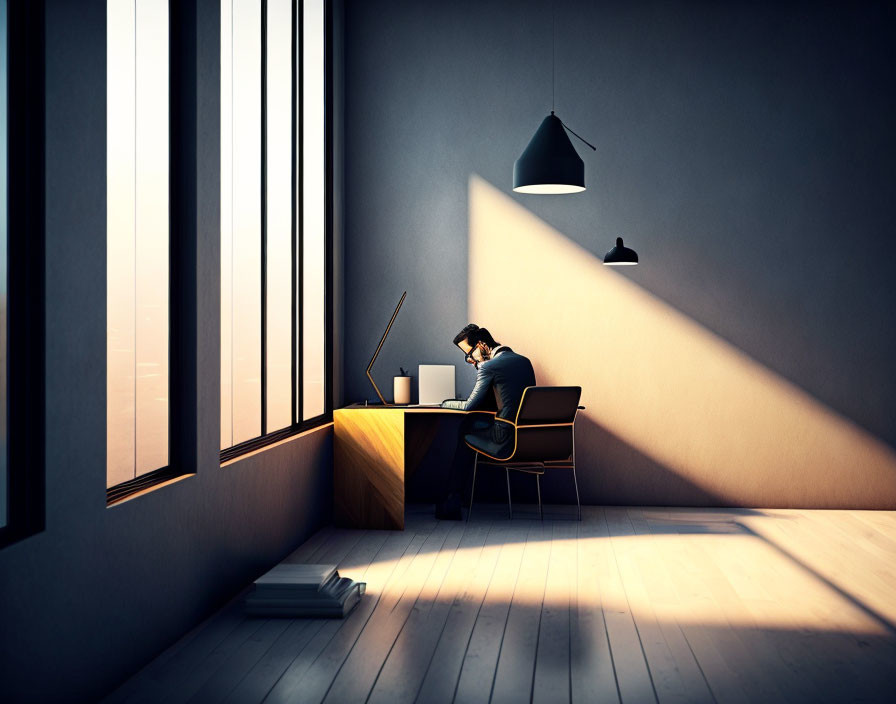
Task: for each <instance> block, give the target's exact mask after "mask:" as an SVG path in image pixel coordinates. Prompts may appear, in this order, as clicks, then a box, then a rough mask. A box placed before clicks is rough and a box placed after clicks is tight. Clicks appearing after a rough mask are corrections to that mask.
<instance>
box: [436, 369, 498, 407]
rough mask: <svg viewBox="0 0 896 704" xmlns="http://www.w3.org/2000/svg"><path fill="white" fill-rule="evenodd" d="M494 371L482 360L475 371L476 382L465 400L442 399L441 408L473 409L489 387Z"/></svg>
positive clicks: (477, 405) (480, 401)
mask: <svg viewBox="0 0 896 704" xmlns="http://www.w3.org/2000/svg"><path fill="white" fill-rule="evenodd" d="M493 378H494V373H493V372H492V371H491V370H490V369H489V365H488V362H482V363H481V364H480V365H479V369H478V371H477V373H476V384H475V385H474V386H473V391H472V392H471V393H470V398H468V399H467V400H466V401H463V400H454V399H448V400H447V401H442V408H450V409H452V410H455V411H473V410H475V409H476V408H478V407H479V404H481V403H482V401H483V399H484V398H486V396H485V395H486V393H487V392H488V390H489V389H490V388H491V385H492V380H493Z"/></svg>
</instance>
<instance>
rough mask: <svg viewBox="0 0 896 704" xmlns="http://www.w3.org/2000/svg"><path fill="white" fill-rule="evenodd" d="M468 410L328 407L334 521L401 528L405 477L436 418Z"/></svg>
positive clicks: (420, 454)
mask: <svg viewBox="0 0 896 704" xmlns="http://www.w3.org/2000/svg"><path fill="white" fill-rule="evenodd" d="M467 413H468V412H467V411H452V410H449V409H446V408H413V407H408V406H363V405H357V404H356V405H353V406H348V407H346V408H340V409H338V410H336V411H333V425H334V442H335V448H334V458H333V459H334V467H333V518H334V521H335V523H336V525H338V526H344V527H348V528H380V529H387V530H404V487H405V478H406V477H409V476H410V475H411V474H412V473H413V472H414V470H416V468H417V466H418V465H419V464H420V461H421V460H422V459H423V455H425V454H426V450H427V448H428V447H429V445H430V443H432V440H433V438H434V437H435V434H436V432H437V431H438V424H439V421H440V418H444V417H445V416H447V415H466V414H467ZM472 413H489V411H472ZM490 413H491V415H494V413H495V412H494V411H491V412H490Z"/></svg>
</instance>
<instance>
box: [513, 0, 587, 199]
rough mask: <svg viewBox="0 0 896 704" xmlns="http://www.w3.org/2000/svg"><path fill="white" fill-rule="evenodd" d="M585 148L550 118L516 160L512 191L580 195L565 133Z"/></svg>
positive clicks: (579, 172)
mask: <svg viewBox="0 0 896 704" xmlns="http://www.w3.org/2000/svg"><path fill="white" fill-rule="evenodd" d="M553 102H554V15H553V7H552V8H551V107H552V108H553ZM567 130H569V132H570V134H572V135H574V136H575V137H578V139H580V140H582V142H584V143H585V144H587V145H588V146H589V147H591V149H593V150H595V151H597V150H596V149H595V147H594V146H593V145H591V144H588V142H586V141H585V140H584V139H582V138H581V137H579V135H577V134H576V133H575V132H573V131H572V130H570V129H569V128H568V127H567V126H566V125H565V124H564V123H563V121H562V120H561V119H560V118H559V117H557V116H556V115H555V114H554V111H553V109H552V110H551V114H550V115H548V116H547V117H546V118H544V120H542V121H541V126H540V127H539V128H538V130H537V131H536V132H535V135H534V136H533V137H532V139H531V140H530V142H529V146H527V147H526V149H525V151H524V152H523V153H522V155H521V156H520V158H519V159H517V160H516V161H515V162H514V164H513V190H514V191H516V192H517V193H540V194H556V193H580V192H581V191H584V190H585V163H584V162H583V161H582V159H581V158H580V157H579V155H578V152H576V150H575V147H573V146H572V142H571V141H570V140H569V136H567V134H566V131H567Z"/></svg>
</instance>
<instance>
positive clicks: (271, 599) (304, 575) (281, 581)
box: [245, 563, 367, 618]
mask: <svg viewBox="0 0 896 704" xmlns="http://www.w3.org/2000/svg"><path fill="white" fill-rule="evenodd" d="M366 586H367V585H366V583H364V582H355V581H354V580H352V579H349V578H348V577H340V576H339V573H338V572H337V571H336V565H298V564H289V563H282V564H279V565H277V566H276V567H275V568H274V569H272V570H271V571H270V572H267V573H266V574H264V575H262V576H261V577H259V578H258V579H256V580H255V588H254V589H253V590H252V591H251V592H250V593H249V595H248V596H247V597H246V601H245V607H246V614H248V615H250V616H267V617H272V616H284V617H289V618H303V617H306V618H342V617H344V616H345V615H346V614H348V612H349V611H351V610H352V609H353V608H355V605H356V604H357V603H358V602H359V601H360V600H361V595H362V594H363V593H364V589H365V587H366Z"/></svg>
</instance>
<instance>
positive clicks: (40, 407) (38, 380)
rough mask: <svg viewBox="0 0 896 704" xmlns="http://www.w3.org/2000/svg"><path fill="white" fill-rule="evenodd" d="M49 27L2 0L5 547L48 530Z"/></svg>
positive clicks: (0, 461)
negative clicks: (46, 173) (46, 50)
mask: <svg viewBox="0 0 896 704" xmlns="http://www.w3.org/2000/svg"><path fill="white" fill-rule="evenodd" d="M43 28H44V20H43V3H35V2H25V1H23V0H12V1H10V0H0V546H5V545H9V544H10V543H13V542H16V541H18V540H22V539H23V538H26V537H28V536H30V535H33V534H35V533H38V532H40V531H41V530H43V528H44V504H45V500H44V497H45V492H44V488H45V487H44V256H43V255H44V221H45V219H44V208H43V193H44V60H43V57H44V35H43Z"/></svg>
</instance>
